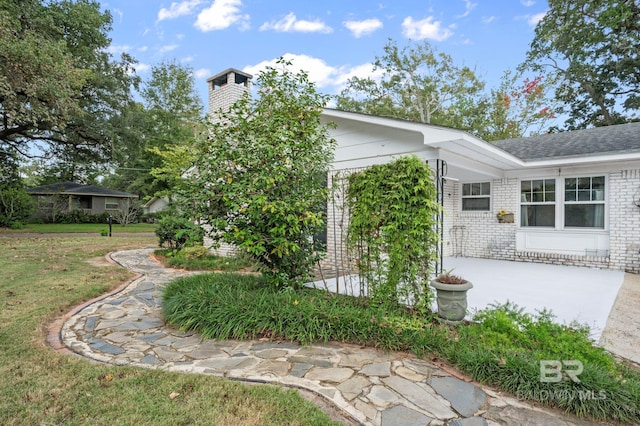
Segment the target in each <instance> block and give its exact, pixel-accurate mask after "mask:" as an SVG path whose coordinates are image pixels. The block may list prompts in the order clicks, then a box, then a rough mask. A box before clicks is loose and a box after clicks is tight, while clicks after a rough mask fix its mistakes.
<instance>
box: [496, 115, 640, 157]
mask: <svg viewBox="0 0 640 426" xmlns="http://www.w3.org/2000/svg"><path fill="white" fill-rule="evenodd" d="M493 144H494V145H495V146H497V147H498V148H500V149H502V150H504V151H507V152H508V153H509V154H512V155H514V156H516V157H518V158H520V159H521V160H524V161H535V160H550V159H557V158H570V157H589V156H597V155H611V154H625V153H632V152H633V153H639V152H640V122H637V123H627V124H619V125H616V126H605V127H596V128H593V129H585V130H574V131H571V132H561V133H551V134H545V135H538V136H530V137H526V138H517V139H505V140H501V141H496V142H493Z"/></svg>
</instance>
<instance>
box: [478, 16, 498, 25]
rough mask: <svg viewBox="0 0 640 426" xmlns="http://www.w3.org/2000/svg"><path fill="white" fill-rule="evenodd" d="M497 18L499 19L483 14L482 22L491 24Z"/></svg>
mask: <svg viewBox="0 0 640 426" xmlns="http://www.w3.org/2000/svg"><path fill="white" fill-rule="evenodd" d="M496 19H498V18H497V17H495V16H483V17H482V23H483V24H490V23H492V22H493V21H495V20H496Z"/></svg>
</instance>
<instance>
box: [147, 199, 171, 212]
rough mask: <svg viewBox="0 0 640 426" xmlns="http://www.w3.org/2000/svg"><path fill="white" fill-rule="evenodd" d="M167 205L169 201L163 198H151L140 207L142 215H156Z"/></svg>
mask: <svg viewBox="0 0 640 426" xmlns="http://www.w3.org/2000/svg"><path fill="white" fill-rule="evenodd" d="M168 205H169V199H168V198H165V197H153V198H151V199H150V200H149V201H147V202H146V203H145V204H144V205H143V206H142V212H143V213H144V214H149V213H158V212H161V211H163V210H164V209H166V208H167V206H168Z"/></svg>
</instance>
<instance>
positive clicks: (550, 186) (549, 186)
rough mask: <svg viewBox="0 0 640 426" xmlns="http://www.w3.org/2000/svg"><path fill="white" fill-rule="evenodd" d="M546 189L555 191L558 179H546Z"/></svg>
mask: <svg viewBox="0 0 640 426" xmlns="http://www.w3.org/2000/svg"><path fill="white" fill-rule="evenodd" d="M544 190H545V191H555V190H556V181H555V180H554V179H547V180H545V181H544Z"/></svg>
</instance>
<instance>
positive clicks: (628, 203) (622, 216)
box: [609, 170, 640, 273]
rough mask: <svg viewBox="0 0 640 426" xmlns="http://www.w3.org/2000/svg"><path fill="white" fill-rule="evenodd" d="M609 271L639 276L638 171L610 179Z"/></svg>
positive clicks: (611, 175)
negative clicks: (623, 271)
mask: <svg viewBox="0 0 640 426" xmlns="http://www.w3.org/2000/svg"><path fill="white" fill-rule="evenodd" d="M609 188H610V189H609V229H611V231H610V235H609V244H610V258H611V260H610V261H611V267H612V268H615V269H624V270H626V271H629V272H635V273H640V208H638V207H637V206H636V204H635V202H636V201H637V200H638V199H639V198H640V170H621V171H619V172H615V173H611V174H610V175H609Z"/></svg>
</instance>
